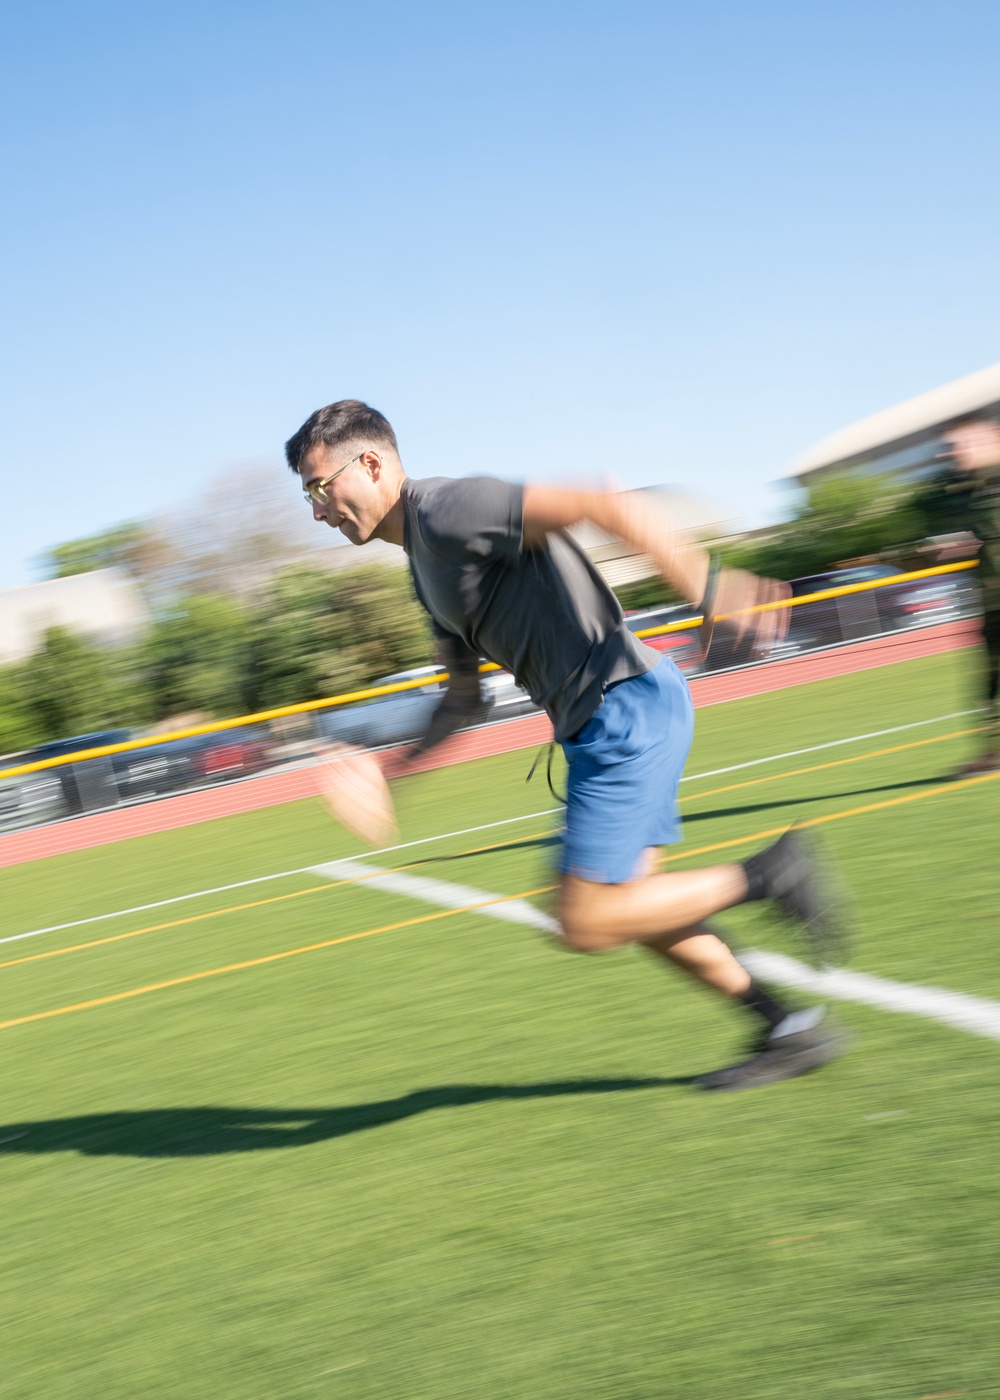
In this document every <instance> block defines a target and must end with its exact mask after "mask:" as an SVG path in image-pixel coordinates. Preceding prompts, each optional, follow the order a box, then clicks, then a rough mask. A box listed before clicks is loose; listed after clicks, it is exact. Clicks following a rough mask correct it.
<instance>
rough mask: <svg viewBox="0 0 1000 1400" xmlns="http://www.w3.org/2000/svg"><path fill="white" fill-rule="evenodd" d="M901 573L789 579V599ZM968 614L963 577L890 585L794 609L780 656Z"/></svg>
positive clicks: (885, 568)
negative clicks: (783, 651)
mask: <svg viewBox="0 0 1000 1400" xmlns="http://www.w3.org/2000/svg"><path fill="white" fill-rule="evenodd" d="M899 572H900V570H899V569H898V568H896V567H895V566H894V565H891V564H862V565H858V566H857V567H855V568H851V569H831V570H830V571H829V572H827V573H822V574H809V575H807V576H806V577H805V578H796V579H792V580H791V589H792V596H793V597H795V598H803V597H806V596H807V595H809V594H811V593H821V592H824V591H825V590H827V589H831V588H841V587H844V586H845V585H848V584H855V583H871V582H874V581H875V580H877V579H880V578H893V577H894V576H895V575H897V574H898V573H899ZM969 610H970V588H969V585H968V583H967V582H966V580H965V579H964V578H962V577H953V576H951V575H943V576H942V575H937V576H935V577H933V578H928V579H914V580H912V581H911V582H907V583H891V584H887V585H886V586H885V587H882V588H872V589H865V590H863V591H861V592H858V593H847V594H842V595H841V596H840V597H837V598H823V599H820V600H818V601H817V602H815V603H803V604H801V605H800V606H799V607H795V608H792V609H791V618H790V620H789V626H788V635H787V637H786V639H785V643H784V646H783V647H782V650H787V651H809V650H812V649H813V648H815V647H823V646H832V645H834V644H835V643H837V642H842V641H850V640H851V639H852V638H859V637H864V636H872V635H877V634H878V633H880V632H894V631H899V630H901V629H903V628H906V627H928V626H931V625H933V624H934V623H939V622H951V621H953V620H955V619H956V618H959V617H963V616H966V615H967V614H968V612H969Z"/></svg>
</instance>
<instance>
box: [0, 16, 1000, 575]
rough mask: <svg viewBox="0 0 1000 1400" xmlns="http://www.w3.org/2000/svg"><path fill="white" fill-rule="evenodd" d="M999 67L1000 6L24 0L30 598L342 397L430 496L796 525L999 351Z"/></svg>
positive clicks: (16, 144) (22, 530)
mask: <svg viewBox="0 0 1000 1400" xmlns="http://www.w3.org/2000/svg"><path fill="white" fill-rule="evenodd" d="M998 51H1000V9H998V7H997V6H996V4H995V3H994V0H982V3H977V2H976V0H973V2H972V3H966V2H964V0H952V3H944V0H940V2H939V3H935V4H927V3H921V0H907V2H906V3H896V0H891V2H887V0H863V3H860V2H859V0H846V3H845V0H838V3H813V0H793V2H792V3H773V0H754V3H750V0H739V2H738V3H717V2H716V0H706V3H700V4H696V5H693V4H690V3H684V4H678V3H673V2H672V0H661V2H660V3H656V4H645V3H630V0H619V3H616V4H613V5H612V4H601V5H598V4H592V3H588V0H572V3H570V0H567V3H556V4H553V3H545V0H532V3H530V4H527V3H519V2H516V3H504V4H499V3H489V2H488V0H487V2H486V3H482V4H468V3H464V4H457V3H456V4H438V3H424V4H421V5H412V4H406V5H404V4H396V3H380V2H379V0H368V2H367V3H365V4H364V5H354V4H352V5H340V4H336V3H311V2H310V0H282V3H280V4H278V3H261V0H240V3H228V0H227V3H220V2H219V0H199V3H197V4H193V3H188V0H174V3H172V4H170V5H156V6H154V5H147V4H137V3H134V2H133V3H122V4H102V3H74V4H65V3H59V2H58V0H54V2H53V3H44V0H42V3H39V4H37V5H33V6H28V5H22V6H13V5H11V6H8V7H7V8H6V10H5V13H4V17H3V19H2V22H0V52H2V55H3V58H2V62H3V81H2V83H0V182H2V183H0V190H2V199H3V206H4V215H3V219H2V221H0V242H2V257H0V287H2V290H0V320H2V325H3V332H2V357H3V363H2V374H0V392H2V396H3V408H2V414H0V468H2V472H3V483H4V492H3V510H2V524H0V531H2V534H0V550H2V564H0V586H9V585H13V584H17V583H21V582H26V581H28V580H30V579H31V578H33V577H36V576H37V570H36V567H35V563H34V561H35V560H36V559H37V556H38V555H39V553H40V552H41V551H42V550H43V549H45V547H46V546H49V545H51V544H55V543H57V542H59V541H61V540H64V539H67V538H72V537H74V536H76V535H80V534H84V533H87V532H90V531H92V530H95V529H98V528H101V527H103V526H105V525H110V524H113V523H115V522H117V521H119V520H123V519H129V518H136V517H140V516H143V515H146V514H149V513H155V512H159V511H161V510H164V509H169V508H170V507H172V506H175V505H177V504H179V503H181V502H182V501H183V500H185V499H187V498H190V497H191V496H192V495H194V494H196V493H197V492H198V491H199V490H200V488H201V486H202V484H203V483H204V482H205V480H206V479H207V478H208V477H209V476H211V474H212V473H214V472H217V471H219V470H220V469H222V468H227V467H232V466H234V465H236V464H239V463H241V462H248V461H252V462H261V461H273V463H274V468H275V471H280V470H282V467H281V445H282V442H283V440H284V439H285V437H287V436H288V434H289V433H290V432H291V431H292V430H293V429H294V428H296V427H297V426H298V424H299V423H300V422H301V420H302V419H303V418H304V417H305V415H306V414H307V413H308V412H309V411H311V410H312V409H313V408H315V407H317V406H318V405H320V404H321V403H326V402H329V401H330V400H332V399H335V398H341V397H345V396H357V397H361V398H366V399H368V400H369V401H370V402H372V403H374V404H375V405H376V406H378V407H379V408H381V409H382V410H383V411H384V412H385V413H386V414H388V416H389V417H390V418H391V419H392V421H393V422H394V424H395V426H396V428H397V432H398V435H399V438H400V444H401V448H402V453H403V459H404V462H405V463H406V465H407V467H408V468H409V470H410V471H411V472H412V473H413V474H415V475H422V474H430V473H433V472H437V471H441V472H445V473H455V474H458V473H467V472H470V471H474V470H480V471H487V472H495V473H500V474H507V475H510V476H515V477H521V478H524V477H532V478H536V479H553V480H555V479H565V478H567V477H571V476H573V475H574V474H579V475H593V474H596V473H599V472H600V471H601V470H602V469H610V470H611V471H612V472H613V473H614V475H615V476H616V478H617V479H618V480H619V481H620V482H621V483H622V484H625V485H633V484H634V485H639V484H643V483H649V482H655V481H675V482H681V481H685V482H688V483H689V484H691V485H694V486H697V487H700V489H701V490H702V491H703V493H705V494H708V495H710V496H712V497H714V498H715V499H716V500H719V501H721V502H722V503H723V504H725V505H726V506H727V507H728V508H729V509H730V511H731V512H732V513H733V514H734V515H736V516H737V517H739V518H742V519H743V520H744V521H747V522H752V521H760V520H761V519H763V518H766V517H767V515H768V514H769V513H770V512H773V511H774V510H775V509H776V508H778V509H780V507H781V503H782V501H781V495H780V493H779V492H777V491H776V489H775V488H774V487H771V486H768V484H767V483H768V481H769V479H770V478H771V477H773V476H774V475H775V474H776V473H777V472H779V471H780V470H781V469H782V468H783V467H784V466H786V465H787V463H788V462H789V460H790V459H791V458H793V457H794V456H795V455H797V453H798V452H800V451H801V450H802V449H803V448H805V447H807V446H808V445H809V444H810V443H811V442H813V441H814V440H815V439H816V438H818V437H820V436H822V435H824V434H825V433H827V432H829V431H832V430H834V429H836V428H838V427H840V426H842V425H844V424H845V423H848V422H850V421H851V420H853V419H854V418H857V417H859V416H861V415H862V414H865V413H868V412H871V411H874V410H876V409H878V408H881V407H884V406H886V405H887V404H889V403H892V402H894V401H896V400H898V399H900V398H903V397H906V396H908V395H910V394H913V393H918V392H920V391H922V390H924V389H928V388H932V387H933V386H935V385H936V384H939V383H941V382H943V381H945V380H947V379H950V378H954V377H956V376H958V375H961V374H965V373H968V372H970V371H972V370H975V369H978V368H980V367H982V366H983V365H986V364H988V363H991V362H993V361H995V360H997V359H1000V291H998V287H1000V271H998V269H1000V257H998V252H1000V249H998V239H1000V185H998V181H997V178H996V171H997V148H998V137H1000V131H998V126H1000V120H998V113H1000V100H998V97H997V92H998V85H997V53H998ZM289 489H292V483H291V480H290V479H289ZM233 508H234V509H238V508H239V504H238V501H237V502H234V506H233Z"/></svg>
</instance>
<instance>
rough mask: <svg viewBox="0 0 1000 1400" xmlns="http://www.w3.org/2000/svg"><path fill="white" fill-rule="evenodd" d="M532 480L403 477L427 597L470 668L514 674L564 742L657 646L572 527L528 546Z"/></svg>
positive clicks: (407, 532) (419, 582) (414, 560)
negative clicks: (525, 512) (479, 663)
mask: <svg viewBox="0 0 1000 1400" xmlns="http://www.w3.org/2000/svg"><path fill="white" fill-rule="evenodd" d="M523 495H524V492H523V488H522V487H520V486H515V485H512V484H510V483H509V482H505V481H498V480H496V479H495V478H492V477H463V478H461V479H459V480H452V479H450V478H448V477H431V478H429V479H428V480H426V481H411V480H409V479H407V480H406V481H405V482H404V483H403V490H402V502H403V521H404V524H403V548H404V549H405V550H406V553H407V555H408V556H409V560H410V571H411V573H412V575H413V583H414V587H415V588H416V591H417V597H418V598H419V599H420V601H421V603H422V604H423V605H424V607H425V608H426V609H427V611H428V612H429V613H430V615H431V617H432V618H433V619H434V622H435V626H436V630H437V631H438V633H439V635H441V636H443V637H445V638H450V639H456V638H457V639H458V640H459V641H460V642H461V643H462V644H463V646H464V649H465V652H466V657H465V664H466V666H468V665H469V664H471V662H472V658H478V657H480V656H485V657H487V658H488V660H490V661H495V662H496V663H497V664H498V665H500V666H503V667H504V668H505V669H506V670H508V671H511V672H512V673H513V675H514V678H515V679H516V681H517V682H518V684H519V685H522V686H523V687H524V688H525V690H527V692H528V694H529V695H530V696H531V698H532V699H533V700H534V701H535V703H536V704H537V705H541V706H542V707H543V708H544V709H545V710H546V711H547V712H548V714H549V716H550V717H551V719H552V723H553V726H554V729H555V737H556V738H557V739H559V740H562V739H567V738H571V737H572V736H573V735H574V734H576V733H577V732H578V731H579V730H581V729H582V728H583V726H584V725H585V724H586V723H587V721H588V720H589V719H590V717H591V716H592V715H593V713H594V711H595V710H596V709H597V707H598V705H599V704H600V703H601V696H602V695H603V693H604V691H605V690H606V689H607V687H608V686H609V685H612V684H613V683H614V682H616V681H622V680H627V679H628V678H629V677H630V676H640V675H643V674H644V673H645V672H646V671H651V670H652V669H653V667H654V666H656V664H657V663H658V661H659V659H660V658H659V656H658V655H657V653H656V652H655V651H653V650H651V648H649V647H645V646H643V644H642V643H641V642H640V641H638V640H637V639H636V638H635V637H634V636H633V635H632V633H631V632H630V631H629V630H628V628H627V627H626V626H625V620H624V617H623V615H622V610H621V607H620V606H619V603H618V599H617V598H616V597H615V595H614V594H613V593H612V591H611V589H610V588H609V587H608V585H607V584H606V583H605V582H604V580H603V579H602V578H601V576H600V574H599V573H598V572H597V570H596V569H595V568H594V566H593V564H591V562H590V560H589V559H588V558H587V556H586V554H584V552H583V551H582V550H581V549H580V548H579V547H578V546H577V545H576V544H574V543H573V541H572V540H571V539H570V538H569V536H568V535H566V534H565V533H563V532H562V531H554V532H553V533H551V534H550V535H549V536H548V537H547V539H546V542H545V545H544V546H542V547H539V548H535V549H523V548H522V544H521V535H522V502H523Z"/></svg>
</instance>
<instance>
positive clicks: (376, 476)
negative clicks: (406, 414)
mask: <svg viewBox="0 0 1000 1400" xmlns="http://www.w3.org/2000/svg"><path fill="white" fill-rule="evenodd" d="M356 455H357V450H356V448H351V447H346V448H330V447H324V446H323V445H322V444H319V445H317V446H316V447H313V448H310V450H309V451H308V452H307V453H306V454H305V456H304V457H303V458H302V464H301V466H300V468H299V475H300V476H301V478H302V485H303V487H308V485H309V483H310V481H317V482H318V481H323V480H325V478H326V477H328V476H330V474H331V473H332V472H335V471H338V470H339V468H341V467H343V466H345V464H346V463H350V465H349V466H348V467H347V470H346V471H343V472H341V473H340V475H339V476H338V477H336V478H335V479H334V480H333V481H328V482H327V483H326V485H325V487H324V488H323V489H324V490H325V492H326V495H327V497H328V498H329V499H328V502H327V503H325V504H324V503H322V502H320V501H313V502H312V503H311V504H312V513H313V519H314V520H315V521H317V522H318V523H320V524H322V525H329V526H330V527H331V529H334V530H339V531H340V533H341V534H342V535H343V536H344V537H345V539H348V540H350V542H351V544H367V543H368V541H369V540H370V539H371V537H372V534H373V533H374V531H375V530H376V529H377V528H378V526H379V525H380V524H381V521H382V517H383V516H384V515H385V505H384V503H383V501H382V493H381V491H380V489H379V482H380V481H381V479H382V475H383V463H382V454H381V453H380V452H377V451H375V450H374V449H369V450H367V451H365V452H363V453H362V454H361V456H360V457H359V459H358V460H357V461H355V462H351V458H352V457H354V456H356Z"/></svg>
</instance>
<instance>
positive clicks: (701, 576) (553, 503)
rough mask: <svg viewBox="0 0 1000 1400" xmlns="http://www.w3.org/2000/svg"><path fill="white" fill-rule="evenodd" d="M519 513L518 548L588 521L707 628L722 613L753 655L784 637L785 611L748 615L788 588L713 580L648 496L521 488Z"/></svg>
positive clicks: (703, 552) (700, 551)
mask: <svg viewBox="0 0 1000 1400" xmlns="http://www.w3.org/2000/svg"><path fill="white" fill-rule="evenodd" d="M523 513H524V526H523V535H522V544H523V547H524V548H525V549H533V548H537V547H538V546H540V545H541V544H542V543H544V540H545V536H546V535H547V534H549V532H550V531H552V530H565V529H567V528H568V527H569V526H570V525H576V524H578V523H579V522H580V521H582V520H589V521H590V522H591V524H593V525H596V526H597V527H598V528H599V529H601V530H604V531H606V533H607V534H609V535H614V536H616V538H618V539H620V540H623V541H624V542H625V543H626V544H630V545H632V547H633V548H634V549H636V550H637V551H638V552H639V553H640V554H648V555H649V556H650V558H651V559H652V560H653V562H654V564H655V565H656V567H657V569H658V570H659V571H660V574H661V575H662V576H663V578H664V579H666V581H667V582H668V583H669V584H671V586H672V587H674V588H676V589H677V591H678V593H680V594H681V595H682V597H684V598H687V600H688V601H689V602H690V603H693V604H695V606H696V607H703V608H704V611H705V613H706V615H707V616H706V623H707V625H708V627H709V629H710V626H711V621H712V619H713V618H714V616H716V615H719V614H725V615H726V616H727V617H730V618H732V619H733V620H734V621H735V623H736V630H737V635H738V636H740V637H742V636H743V634H744V633H746V632H747V631H749V632H751V633H752V636H753V641H754V645H755V647H757V648H758V649H759V650H764V649H766V648H767V646H768V645H770V644H771V643H773V642H774V641H775V640H777V639H780V638H781V637H783V636H784V634H785V631H786V629H787V626H788V609H787V608H779V609H774V610H767V611H763V612H755V611H753V610H754V609H757V608H760V607H762V606H766V605H767V604H769V603H774V602H778V601H780V600H781V599H782V598H786V597H788V596H790V593H791V590H790V589H789V587H788V585H787V584H784V583H778V582H776V581H775V580H773V579H761V578H758V577H757V576H756V575H755V574H749V573H746V572H745V571H744V570H742V569H728V568H726V569H721V570H719V571H718V573H717V574H716V573H714V571H713V570H712V567H711V566H712V558H711V555H710V554H709V552H708V550H707V549H705V548H704V547H703V546H702V545H700V544H697V543H695V542H694V541H692V540H691V538H690V536H689V534H688V532H687V531H686V530H684V529H683V528H682V527H681V526H680V525H679V524H678V523H677V522H676V521H675V520H674V519H673V517H672V516H671V515H670V514H669V513H668V512H667V511H666V510H664V508H663V507H662V506H661V505H659V504H658V503H656V502H654V501H651V500H650V499H649V497H648V496H640V495H639V494H638V493H637V492H632V491H575V490H566V489H563V488H560V487H555V486H526V487H525V488H524V503H523ZM710 578H711V583H710ZM707 595H711V596H707Z"/></svg>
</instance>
